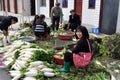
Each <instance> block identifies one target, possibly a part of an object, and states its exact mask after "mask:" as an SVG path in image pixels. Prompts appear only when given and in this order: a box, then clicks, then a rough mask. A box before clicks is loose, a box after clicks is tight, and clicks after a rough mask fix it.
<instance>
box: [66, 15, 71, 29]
mask: <svg viewBox="0 0 120 80" xmlns="http://www.w3.org/2000/svg"><path fill="white" fill-rule="evenodd" d="M70 24H71V16H69V21H68V27H67V29H69V27H70Z"/></svg>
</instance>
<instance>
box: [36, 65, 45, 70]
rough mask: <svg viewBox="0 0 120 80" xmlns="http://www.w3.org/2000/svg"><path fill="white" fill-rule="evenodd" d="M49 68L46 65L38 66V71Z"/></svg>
mask: <svg viewBox="0 0 120 80" xmlns="http://www.w3.org/2000/svg"><path fill="white" fill-rule="evenodd" d="M46 67H47V66H45V65H39V66H38V69H43V68H46Z"/></svg>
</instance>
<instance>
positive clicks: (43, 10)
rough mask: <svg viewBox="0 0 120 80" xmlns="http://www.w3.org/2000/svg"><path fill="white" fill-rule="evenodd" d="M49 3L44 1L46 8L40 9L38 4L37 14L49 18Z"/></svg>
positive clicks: (47, 0)
mask: <svg viewBox="0 0 120 80" xmlns="http://www.w3.org/2000/svg"><path fill="white" fill-rule="evenodd" d="M49 3H50V2H49V0H46V6H45V7H41V6H40V3H39V11H40V12H39V14H44V15H45V16H46V17H49V13H50V11H49V8H50V7H49V6H50V4H49Z"/></svg>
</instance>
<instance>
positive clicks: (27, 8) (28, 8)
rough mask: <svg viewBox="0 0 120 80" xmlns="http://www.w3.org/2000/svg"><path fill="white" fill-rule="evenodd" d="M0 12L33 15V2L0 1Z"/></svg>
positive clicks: (18, 0) (24, 0) (25, 0)
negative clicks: (0, 7)
mask: <svg viewBox="0 0 120 80" xmlns="http://www.w3.org/2000/svg"><path fill="white" fill-rule="evenodd" d="M1 3H2V11H7V12H12V13H17V14H24V15H27V16H30V15H35V0H1Z"/></svg>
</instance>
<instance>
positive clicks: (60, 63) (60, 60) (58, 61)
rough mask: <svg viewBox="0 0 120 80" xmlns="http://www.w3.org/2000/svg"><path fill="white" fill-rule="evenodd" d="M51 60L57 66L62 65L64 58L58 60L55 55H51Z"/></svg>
mask: <svg viewBox="0 0 120 80" xmlns="http://www.w3.org/2000/svg"><path fill="white" fill-rule="evenodd" d="M53 58H54V60H55V61H56V62H57V63H58V64H59V65H63V62H64V58H58V57H57V56H56V55H53Z"/></svg>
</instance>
